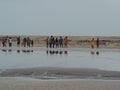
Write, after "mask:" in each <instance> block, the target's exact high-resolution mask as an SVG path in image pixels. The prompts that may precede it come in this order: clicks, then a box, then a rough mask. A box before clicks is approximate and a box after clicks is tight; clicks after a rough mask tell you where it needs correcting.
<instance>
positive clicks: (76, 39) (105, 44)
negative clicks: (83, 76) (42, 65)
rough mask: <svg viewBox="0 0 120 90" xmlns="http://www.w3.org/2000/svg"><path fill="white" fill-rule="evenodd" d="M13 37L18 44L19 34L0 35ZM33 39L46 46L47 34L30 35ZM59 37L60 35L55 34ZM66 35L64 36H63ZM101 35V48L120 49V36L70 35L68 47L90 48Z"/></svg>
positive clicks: (41, 45)
mask: <svg viewBox="0 0 120 90" xmlns="http://www.w3.org/2000/svg"><path fill="white" fill-rule="evenodd" d="M4 36H8V37H12V39H13V46H17V44H16V38H17V37H18V36H17V35H0V37H4ZM28 36H29V35H25V36H24V35H22V36H20V37H21V40H22V39H23V38H24V37H28ZM29 37H30V38H31V39H32V40H34V47H46V42H45V39H46V37H47V36H39V35H30V36H29ZM55 37H59V36H55ZM62 37H64V36H62ZM97 37H99V39H100V48H116V49H120V36H68V40H69V43H68V48H90V40H91V39H92V38H95V40H96V38H97ZM95 48H96V46H95Z"/></svg>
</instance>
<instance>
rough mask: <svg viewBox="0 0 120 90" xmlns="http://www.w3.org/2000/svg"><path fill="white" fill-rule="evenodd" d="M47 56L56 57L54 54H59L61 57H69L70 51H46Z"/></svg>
mask: <svg viewBox="0 0 120 90" xmlns="http://www.w3.org/2000/svg"><path fill="white" fill-rule="evenodd" d="M46 54H50V55H54V54H56V55H57V54H59V55H62V54H65V55H67V54H68V51H54V50H47V51H46Z"/></svg>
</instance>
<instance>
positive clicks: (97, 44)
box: [96, 38, 100, 48]
mask: <svg viewBox="0 0 120 90" xmlns="http://www.w3.org/2000/svg"><path fill="white" fill-rule="evenodd" d="M99 45H100V40H99V38H97V40H96V46H97V48H99Z"/></svg>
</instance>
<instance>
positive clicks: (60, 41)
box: [59, 36, 63, 47]
mask: <svg viewBox="0 0 120 90" xmlns="http://www.w3.org/2000/svg"><path fill="white" fill-rule="evenodd" d="M59 45H60V47H63V38H62V37H61V36H60V38H59Z"/></svg>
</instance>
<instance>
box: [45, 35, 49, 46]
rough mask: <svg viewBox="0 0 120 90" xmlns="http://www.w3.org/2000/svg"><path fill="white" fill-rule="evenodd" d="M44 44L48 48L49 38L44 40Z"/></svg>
mask: <svg viewBox="0 0 120 90" xmlns="http://www.w3.org/2000/svg"><path fill="white" fill-rule="evenodd" d="M45 42H46V47H47V48H48V46H49V37H47V38H46V40H45Z"/></svg>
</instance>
